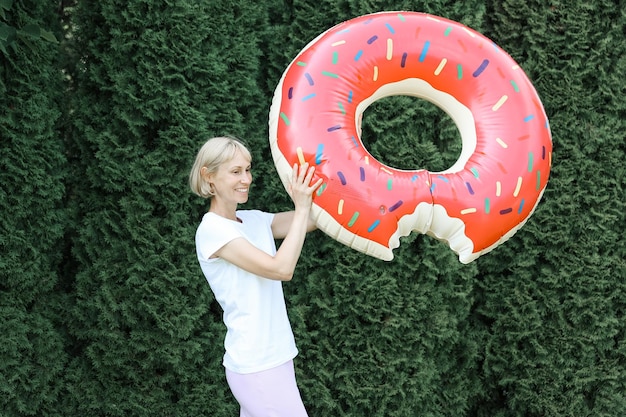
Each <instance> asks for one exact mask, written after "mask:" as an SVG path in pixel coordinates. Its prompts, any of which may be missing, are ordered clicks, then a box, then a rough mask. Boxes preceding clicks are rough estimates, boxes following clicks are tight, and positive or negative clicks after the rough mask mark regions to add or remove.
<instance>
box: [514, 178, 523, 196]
mask: <svg viewBox="0 0 626 417" xmlns="http://www.w3.org/2000/svg"><path fill="white" fill-rule="evenodd" d="M521 188H522V177H517V185H516V186H515V191H513V197H517V196H518V194H519V191H520V189H521Z"/></svg>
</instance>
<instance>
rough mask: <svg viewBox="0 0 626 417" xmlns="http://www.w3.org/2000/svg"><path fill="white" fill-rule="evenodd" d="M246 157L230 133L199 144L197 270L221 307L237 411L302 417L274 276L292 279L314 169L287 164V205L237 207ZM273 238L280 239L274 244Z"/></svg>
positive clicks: (245, 182) (245, 179)
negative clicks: (203, 204)
mask: <svg viewBox="0 0 626 417" xmlns="http://www.w3.org/2000/svg"><path fill="white" fill-rule="evenodd" d="M251 159H252V157H251V155H250V152H249V151H248V149H247V148H246V147H245V146H244V145H243V144H242V143H241V142H240V141H239V140H236V139H234V138H227V137H217V138H212V139H209V140H208V141H207V142H206V143H205V144H204V145H203V146H202V148H201V149H200V151H199V152H198V155H197V156H196V160H195V162H194V165H193V167H192V169H191V174H190V176H189V183H190V186H191V189H192V191H193V192H194V193H196V194H197V195H199V196H200V197H203V198H207V199H209V200H210V205H209V211H208V212H207V213H206V214H205V215H204V217H203V218H202V221H201V223H200V225H199V226H198V229H197V231H196V252H197V255H198V260H199V262H200V267H201V268H202V272H203V273H204V276H205V277H206V279H207V281H208V282H209V285H210V287H211V290H212V291H213V293H214V294H215V298H216V300H217V301H218V302H219V304H220V306H221V307H222V309H223V311H224V314H223V319H224V324H225V325H226V329H227V330H226V338H225V342H224V346H225V348H226V353H225V355H224V360H223V364H224V367H225V368H226V379H227V381H228V385H229V387H230V389H231V391H232V393H233V395H234V396H235V398H236V399H237V401H238V402H239V404H240V406H241V412H240V416H241V417H270V416H271V417H306V416H307V413H306V410H305V408H304V405H303V403H302V399H301V397H300V392H299V390H298V387H297V385H296V378H295V372H294V366H293V358H294V357H295V356H296V355H297V353H298V350H297V348H296V344H295V340H294V336H293V332H292V330H291V325H290V323H289V319H288V317H287V310H286V307H285V300H284V297H283V290H282V281H289V280H291V278H292V277H293V273H294V270H295V267H296V263H297V261H298V258H299V257H300V252H301V251H302V245H303V244H304V238H305V235H306V233H307V232H308V231H311V230H313V229H315V224H314V222H313V221H312V220H311V218H310V210H311V203H312V195H313V192H314V191H315V190H316V189H317V188H318V187H319V186H320V184H321V182H322V180H321V179H319V180H318V181H316V182H315V183H313V184H311V180H312V178H313V173H314V167H309V166H308V165H307V164H304V165H302V166H300V167H298V166H297V165H294V167H293V173H292V176H291V183H290V187H289V195H290V196H291V199H292V200H293V202H294V206H295V209H294V210H293V211H288V212H282V213H276V214H271V213H265V212H262V211H258V210H238V209H237V205H238V204H241V203H245V202H246V201H247V200H248V193H249V190H250V184H251V183H252V174H251ZM274 239H283V242H282V244H281V245H280V248H279V249H278V250H276V244H275V240H274Z"/></svg>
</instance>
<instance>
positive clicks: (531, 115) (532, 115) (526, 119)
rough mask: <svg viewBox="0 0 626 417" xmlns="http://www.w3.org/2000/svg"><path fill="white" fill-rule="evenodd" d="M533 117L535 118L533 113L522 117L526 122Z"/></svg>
mask: <svg viewBox="0 0 626 417" xmlns="http://www.w3.org/2000/svg"><path fill="white" fill-rule="evenodd" d="M534 118H535V115H534V114H530V115H528V116H526V117H524V123H528V122H530V121H531V120H532V119H534Z"/></svg>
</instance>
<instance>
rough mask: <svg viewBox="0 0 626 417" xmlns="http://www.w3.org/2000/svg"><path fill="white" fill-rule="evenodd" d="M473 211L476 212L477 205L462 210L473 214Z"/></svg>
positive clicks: (463, 212) (462, 212) (464, 212)
mask: <svg viewBox="0 0 626 417" xmlns="http://www.w3.org/2000/svg"><path fill="white" fill-rule="evenodd" d="M472 213H476V208H475V207H470V208H466V209H463V210H461V214H472Z"/></svg>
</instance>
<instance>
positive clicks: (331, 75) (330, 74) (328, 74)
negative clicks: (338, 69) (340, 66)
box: [322, 71, 339, 78]
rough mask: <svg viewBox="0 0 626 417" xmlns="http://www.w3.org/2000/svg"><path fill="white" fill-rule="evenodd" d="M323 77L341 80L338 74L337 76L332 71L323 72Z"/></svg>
mask: <svg viewBox="0 0 626 417" xmlns="http://www.w3.org/2000/svg"><path fill="white" fill-rule="evenodd" d="M322 75H325V76H327V77H330V78H339V75H338V74H335V73H334V72H330V71H322Z"/></svg>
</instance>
